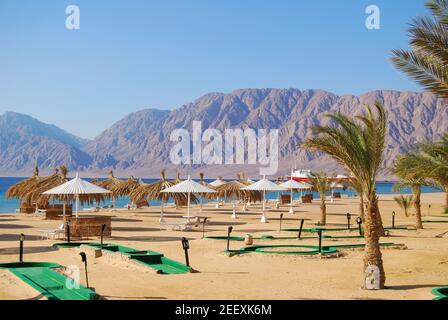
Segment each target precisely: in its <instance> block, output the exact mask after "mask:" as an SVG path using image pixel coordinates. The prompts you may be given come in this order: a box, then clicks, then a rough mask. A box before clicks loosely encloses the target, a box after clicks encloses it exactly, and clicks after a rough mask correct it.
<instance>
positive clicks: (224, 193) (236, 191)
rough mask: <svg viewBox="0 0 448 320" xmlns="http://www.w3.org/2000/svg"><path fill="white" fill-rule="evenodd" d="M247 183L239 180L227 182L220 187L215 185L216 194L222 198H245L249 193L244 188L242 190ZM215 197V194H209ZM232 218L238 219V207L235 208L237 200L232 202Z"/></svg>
mask: <svg viewBox="0 0 448 320" xmlns="http://www.w3.org/2000/svg"><path fill="white" fill-rule="evenodd" d="M245 186H246V185H245V184H243V183H241V182H240V181H238V180H235V181H230V182H227V183H225V184H223V185H220V186H219V187H215V190H216V194H217V195H218V196H219V197H220V198H224V199H227V197H228V196H229V197H236V198H239V199H241V198H242V197H243V198H245V197H246V195H247V192H246V191H244V190H241V189H242V188H244V187H245ZM212 196H213V197H214V196H215V195H209V197H212ZM232 207H233V208H232V218H233V219H236V209H235V201H233V202H232Z"/></svg>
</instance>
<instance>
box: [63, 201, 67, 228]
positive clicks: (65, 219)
mask: <svg viewBox="0 0 448 320" xmlns="http://www.w3.org/2000/svg"><path fill="white" fill-rule="evenodd" d="M62 219H63V220H64V223H65V222H67V218H66V217H65V200H64V204H63V205H62Z"/></svg>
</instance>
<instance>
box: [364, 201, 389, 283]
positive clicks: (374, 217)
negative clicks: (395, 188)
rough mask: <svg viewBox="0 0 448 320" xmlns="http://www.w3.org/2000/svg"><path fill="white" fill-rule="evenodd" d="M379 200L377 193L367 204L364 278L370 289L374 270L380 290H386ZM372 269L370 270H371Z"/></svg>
mask: <svg viewBox="0 0 448 320" xmlns="http://www.w3.org/2000/svg"><path fill="white" fill-rule="evenodd" d="M379 215H380V214H379V209H378V198H377V196H376V194H375V193H373V194H372V195H370V196H369V199H368V202H367V212H366V215H365V218H366V220H365V221H366V222H365V240H366V248H365V255H364V277H365V287H366V288H368V286H367V283H368V282H369V281H370V280H371V276H372V272H370V270H369V269H374V272H373V274H375V271H376V272H378V275H379V286H378V287H379V289H384V284H385V282H386V275H385V273H384V267H383V259H382V255H381V250H380V245H379V242H380V237H381V233H382V231H383V232H384V230H383V228H382V225H381V224H380V221H381V218H380V217H379ZM369 267H370V268H369Z"/></svg>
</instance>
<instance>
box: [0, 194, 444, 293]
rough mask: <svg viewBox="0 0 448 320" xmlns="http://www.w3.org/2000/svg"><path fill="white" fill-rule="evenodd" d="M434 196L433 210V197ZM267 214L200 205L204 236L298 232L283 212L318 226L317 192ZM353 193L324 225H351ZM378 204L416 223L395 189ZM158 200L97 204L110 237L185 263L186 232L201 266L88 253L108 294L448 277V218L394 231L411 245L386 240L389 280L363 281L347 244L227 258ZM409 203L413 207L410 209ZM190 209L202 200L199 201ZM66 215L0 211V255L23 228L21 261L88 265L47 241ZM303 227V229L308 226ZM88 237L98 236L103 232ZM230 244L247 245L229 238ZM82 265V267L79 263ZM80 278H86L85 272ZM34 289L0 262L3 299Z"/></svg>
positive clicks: (386, 215)
mask: <svg viewBox="0 0 448 320" xmlns="http://www.w3.org/2000/svg"><path fill="white" fill-rule="evenodd" d="M443 201H444V194H441V193H434V194H424V195H423V196H422V208H423V210H422V211H423V216H424V217H423V218H424V220H446V221H448V216H447V218H443V217H442V218H440V217H437V216H440V215H441V212H442V204H443ZM429 203H430V204H431V205H432V208H431V215H432V216H427V212H428V204H429ZM268 207H269V211H268V213H267V216H268V219H269V223H267V224H262V223H260V215H261V205H260V204H257V205H253V206H250V207H248V210H249V211H247V212H242V211H241V206H237V208H238V212H239V213H238V219H237V220H233V219H231V218H230V216H231V205H226V207H225V208H221V209H215V208H214V204H207V205H205V206H204V210H203V214H202V216H208V217H210V219H211V223H210V224H209V225H208V226H207V227H206V236H218V235H220V236H224V235H226V233H227V228H228V226H233V232H232V235H233V236H238V235H239V236H244V235H245V234H246V233H250V234H252V235H254V236H260V235H264V234H266V235H273V236H295V235H297V233H295V232H287V231H283V232H281V233H280V232H279V215H280V213H283V214H284V218H283V228H284V229H286V228H297V227H298V224H299V223H298V221H299V219H302V218H304V219H307V220H305V225H304V228H309V227H315V223H316V222H317V220H318V218H319V201H318V200H317V201H316V200H315V201H314V203H313V204H305V205H299V206H295V210H296V213H295V214H294V215H292V214H289V213H288V206H281V208H280V209H275V206H274V204H272V203H270V204H269V205H268ZM358 209H359V200H358V199H357V198H346V197H344V198H342V199H337V200H335V202H334V204H331V203H328V205H327V213H328V216H327V222H328V224H327V227H344V226H346V221H347V220H346V217H345V215H346V213H347V212H351V213H352V214H353V218H352V224H355V218H356V215H357V214H358ZM165 210H166V213H165V217H166V219H167V221H179V220H182V217H181V216H182V215H184V214H185V212H186V208H180V209H175V208H174V207H165ZM380 210H381V214H382V217H383V221H384V225H385V226H390V225H391V212H392V211H395V212H396V221H395V224H396V225H397V226H398V225H399V226H405V225H406V226H412V225H413V224H414V219H415V218H414V217H413V216H410V217H405V216H404V213H403V211H402V210H401V209H399V208H398V206H397V205H396V203H395V202H394V201H393V196H392V195H381V196H380ZM159 212H160V208H157V207H151V208H148V209H140V210H131V211H127V210H122V211H114V212H101V213H100V214H104V215H111V216H113V220H112V228H113V231H112V238H110V239H107V241H106V242H107V243H114V244H119V245H123V246H127V247H132V248H137V249H150V250H154V251H158V252H161V253H163V254H164V255H165V256H167V257H169V258H171V259H174V260H177V261H181V262H184V261H185V258H184V251H183V250H182V246H181V241H180V239H181V238H182V237H187V238H188V239H190V251H189V253H190V264H191V266H192V267H194V268H195V269H196V270H198V271H199V273H189V274H179V275H163V274H156V273H155V272H154V271H152V269H150V268H143V267H135V266H133V265H131V264H126V263H124V262H116V261H114V262H111V261H110V260H108V259H106V258H105V257H100V258H97V259H93V258H91V259H89V281H90V286H92V287H94V288H95V290H96V292H97V293H99V294H100V295H101V296H103V297H104V298H106V299H194V300H198V299H232V300H233V299H235V300H237V299H425V300H428V299H432V298H433V296H432V295H431V293H430V291H431V289H432V288H434V287H439V286H448V235H445V236H444V237H442V238H436V237H435V236H436V235H438V234H441V233H443V232H445V231H448V223H426V224H424V227H425V229H424V230H420V231H416V230H393V231H391V233H390V236H389V237H385V238H382V240H381V242H394V243H400V244H404V245H406V247H407V249H406V250H403V249H384V250H382V253H383V260H384V266H385V271H386V277H387V279H386V285H387V289H385V290H379V291H366V290H363V289H362V288H361V287H362V281H363V272H362V269H363V262H362V258H363V250H362V249H361V250H350V251H343V252H344V254H343V256H342V257H339V258H332V259H323V258H320V257H319V256H295V255H275V254H260V253H249V254H244V255H236V256H233V257H228V256H227V255H225V254H224V253H223V251H224V250H225V247H226V242H225V241H219V240H210V239H201V238H202V227H201V228H198V229H197V230H194V231H173V230H171V229H169V228H168V230H160V225H159V223H158V219H159ZM411 212H412V210H411ZM193 214H194V215H200V214H198V208H197V207H195V208H194V209H193ZM60 224H61V222H60V221H46V220H42V219H41V218H37V217H32V216H27V215H23V214H16V215H12V214H11V215H0V262H13V261H17V260H18V235H19V234H20V233H24V234H25V235H26V242H25V261H35V262H37V261H42V262H56V263H59V264H61V265H63V266H71V265H74V266H79V267H80V268H81V269H82V270H83V264H82V263H81V259H80V256H79V251H78V250H77V249H59V250H58V249H55V248H53V247H52V246H51V245H52V244H53V243H56V242H61V240H42V239H41V236H40V233H39V232H38V231H37V230H38V229H46V228H57V227H58V226H59V225H60ZM357 233H358V232H357V231H350V232H349V231H338V232H331V233H326V234H328V235H356V234H357ZM304 235H305V234H304ZM91 241H98V239H97V238H95V239H91ZM254 242H255V244H279V245H280V244H306V245H317V239H306V240H300V241H299V240H297V239H292V240H257V239H255V240H254ZM354 243H364V240H363V239H338V240H329V239H324V240H323V245H331V244H354ZM230 246H231V248H232V249H238V248H240V247H242V246H244V243H243V242H237V241H232V242H231V244H230ZM81 274H83V271H82V272H81ZM81 283H83V284H84V278H83V277H81ZM39 298H41V297H40V296H39V294H38V292H36V291H34V290H33V289H31V288H30V287H29V286H28V285H27V284H25V283H23V282H21V281H20V280H19V279H17V278H15V277H14V276H13V275H12V274H10V273H9V272H8V271H5V270H3V271H0V299H39Z"/></svg>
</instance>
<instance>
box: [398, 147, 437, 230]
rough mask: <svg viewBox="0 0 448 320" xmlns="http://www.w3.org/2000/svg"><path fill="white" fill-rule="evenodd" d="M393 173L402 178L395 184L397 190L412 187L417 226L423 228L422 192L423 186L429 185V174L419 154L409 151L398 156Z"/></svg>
mask: <svg viewBox="0 0 448 320" xmlns="http://www.w3.org/2000/svg"><path fill="white" fill-rule="evenodd" d="M392 173H393V174H394V175H396V176H397V177H398V178H400V181H399V182H398V183H397V184H395V185H394V190H395V191H400V190H403V189H404V188H406V187H409V188H411V191H412V204H413V205H414V208H415V227H416V228H417V229H423V223H422V208H421V201H420V198H421V194H422V186H424V185H427V184H428V183H427V182H426V178H427V174H426V173H425V172H424V171H423V170H421V168H420V161H419V157H418V155H417V154H414V153H407V154H405V155H401V156H398V158H397V161H396V163H395V166H394V168H393V170H392Z"/></svg>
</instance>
